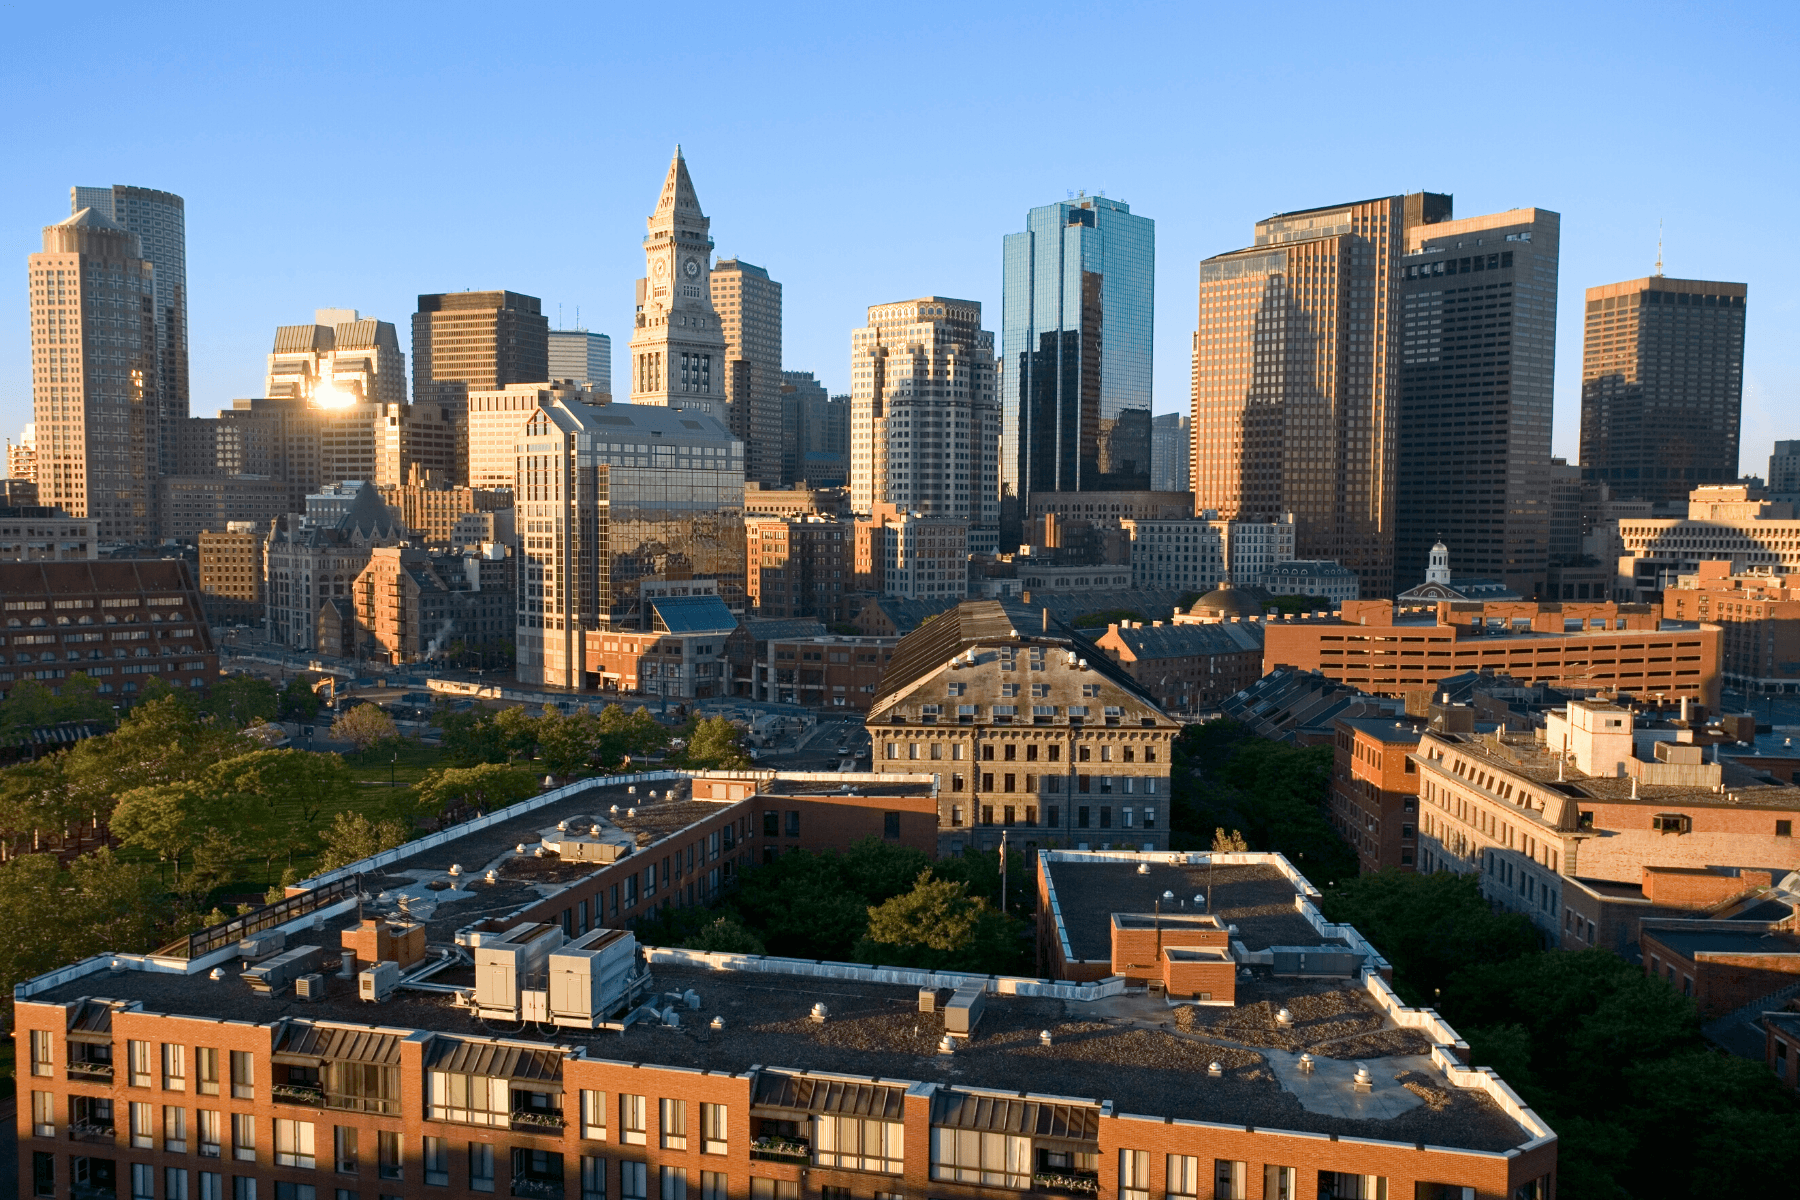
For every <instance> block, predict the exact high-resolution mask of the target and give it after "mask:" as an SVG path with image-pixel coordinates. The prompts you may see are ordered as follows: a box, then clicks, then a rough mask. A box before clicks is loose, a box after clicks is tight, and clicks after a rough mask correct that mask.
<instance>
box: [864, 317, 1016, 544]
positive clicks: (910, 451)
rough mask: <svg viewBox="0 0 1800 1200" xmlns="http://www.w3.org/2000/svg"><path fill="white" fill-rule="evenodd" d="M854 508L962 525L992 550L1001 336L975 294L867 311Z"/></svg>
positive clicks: (995, 525)
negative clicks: (892, 509) (891, 508)
mask: <svg viewBox="0 0 1800 1200" xmlns="http://www.w3.org/2000/svg"><path fill="white" fill-rule="evenodd" d="M850 442H851V444H850V505H851V508H852V509H853V510H854V511H856V512H859V513H868V512H873V511H874V506H875V505H877V504H892V505H895V506H896V507H898V508H900V509H903V510H910V511H913V512H917V513H920V514H922V515H924V516H928V517H942V518H947V519H955V520H959V521H964V522H966V523H968V524H969V525H970V526H975V527H980V530H985V531H986V533H987V536H986V537H983V536H982V535H981V532H980V530H972V531H971V534H970V540H971V542H974V543H977V544H980V545H982V546H983V547H984V549H986V550H992V548H993V544H994V537H995V536H996V535H997V533H998V528H999V521H1000V504H999V482H1000V470H1001V467H1000V462H999V446H1000V411H999V404H998V400H997V398H996V396H995V394H994V335H993V334H992V333H990V332H989V331H987V330H985V329H983V328H981V305H980V304H978V303H976V302H975V301H973V300H951V299H948V298H947V297H944V296H923V297H920V298H919V299H917V300H902V301H898V302H896V303H894V304H877V305H872V306H871V307H870V308H869V323H868V324H867V325H865V326H864V327H863V328H861V329H858V330H856V331H855V332H854V333H852V334H851V335H850Z"/></svg>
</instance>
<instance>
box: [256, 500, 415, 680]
mask: <svg viewBox="0 0 1800 1200" xmlns="http://www.w3.org/2000/svg"><path fill="white" fill-rule="evenodd" d="M306 506H307V511H306V512H304V513H289V514H286V515H284V516H282V517H279V518H277V520H276V521H275V522H274V524H273V528H272V529H271V531H270V534H269V540H268V543H267V548H266V550H265V554H264V561H263V570H264V578H263V597H264V602H265V606H266V610H267V613H268V630H269V638H270V640H272V641H274V642H276V643H278V644H280V645H284V646H290V647H292V648H293V649H296V650H310V649H313V645H314V641H315V639H316V638H317V636H318V622H319V610H320V607H321V606H322V605H323V604H324V603H325V601H326V600H329V599H331V598H333V597H336V596H349V595H351V588H352V586H353V585H354V584H355V583H356V577H357V576H358V575H360V574H362V571H363V568H364V567H366V566H368V565H369V555H370V554H371V553H373V552H374V550H375V548H376V547H378V546H398V545H400V544H402V543H403V542H404V541H405V540H406V529H405V526H403V525H401V524H400V523H399V522H398V521H397V520H396V519H395V517H394V515H393V513H391V512H389V511H388V507H387V505H386V504H384V503H382V500H381V494H380V493H379V492H378V491H377V490H376V488H375V485H374V484H372V483H366V482H362V481H352V482H348V483H343V484H338V485H335V486H333V487H330V488H327V489H325V490H324V491H322V492H319V493H317V494H315V495H312V496H308V497H307V501H306Z"/></svg>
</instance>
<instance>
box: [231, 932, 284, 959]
mask: <svg viewBox="0 0 1800 1200" xmlns="http://www.w3.org/2000/svg"><path fill="white" fill-rule="evenodd" d="M286 948H287V934H286V933H284V932H283V931H282V930H279V929H265V930H263V931H262V932H261V933H255V934H251V935H250V936H249V937H247V938H244V939H243V940H242V941H240V942H239V943H238V957H239V958H248V959H258V958H267V957H268V956H269V955H271V954H280V953H281V952H282V951H283V950H285V949H286Z"/></svg>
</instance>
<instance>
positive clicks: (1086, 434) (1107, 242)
mask: <svg viewBox="0 0 1800 1200" xmlns="http://www.w3.org/2000/svg"><path fill="white" fill-rule="evenodd" d="M1004 271H1005V274H1004V280H1003V292H1002V297H1001V310H1000V346H1001V355H1002V357H1003V358H1004V360H1005V366H1004V369H1003V370H1002V372H1001V388H1002V396H1001V400H1000V407H1001V410H1002V412H1003V413H1004V414H1005V424H1006V428H1005V432H1004V435H1003V441H1002V444H1001V458H1002V461H1003V463H1004V467H1003V474H1002V476H1001V494H1002V511H1003V513H1004V515H1003V518H1002V523H1003V525H1004V536H1005V537H1006V539H1007V541H1008V544H1012V543H1014V542H1016V541H1017V540H1018V536H1017V535H1018V533H1019V531H1020V528H1021V522H1022V520H1023V519H1024V515H1025V512H1026V510H1027V508H1028V507H1029V506H1030V504H1031V494H1032V493H1033V492H1095V491H1102V492H1104V491H1140V492H1141V491H1147V490H1149V487H1150V381H1151V362H1152V351H1153V349H1154V344H1153V337H1152V333H1153V331H1152V325H1153V321H1154V318H1155V313H1156V304H1155V293H1156V222H1154V221H1152V220H1150V219H1149V218H1147V217H1141V216H1135V215H1133V214H1132V211H1131V208H1130V206H1128V205H1126V204H1125V203H1124V202H1122V201H1119V200H1108V199H1106V198H1105V197H1104V196H1082V197H1080V198H1078V199H1074V200H1069V201H1065V202H1063V203H1060V204H1048V205H1045V206H1044V207H1042V208H1034V209H1032V210H1031V211H1030V212H1029V213H1027V214H1026V217H1025V230H1024V232H1022V233H1012V234H1008V235H1007V236H1006V246H1005V268H1004Z"/></svg>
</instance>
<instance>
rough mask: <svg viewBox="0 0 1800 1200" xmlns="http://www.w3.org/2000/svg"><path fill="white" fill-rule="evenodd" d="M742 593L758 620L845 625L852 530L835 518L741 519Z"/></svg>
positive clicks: (851, 578)
mask: <svg viewBox="0 0 1800 1200" xmlns="http://www.w3.org/2000/svg"><path fill="white" fill-rule="evenodd" d="M744 545H745V553H746V560H747V561H746V567H745V575H744V579H745V590H746V592H747V594H748V600H749V603H750V605H751V607H753V608H754V609H755V610H756V612H757V615H759V616H762V617H771V618H784V617H811V618H814V619H816V620H820V621H824V622H827V623H828V624H835V623H838V622H841V621H843V620H844V618H845V616H846V613H845V607H846V605H847V604H848V603H849V598H850V593H851V589H852V586H853V583H854V574H855V563H854V557H855V550H856V529H855V525H854V524H853V523H852V522H849V521H840V520H838V519H836V518H835V517H822V516H817V515H809V516H802V517H774V516H753V515H748V514H746V516H745V517H744Z"/></svg>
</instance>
